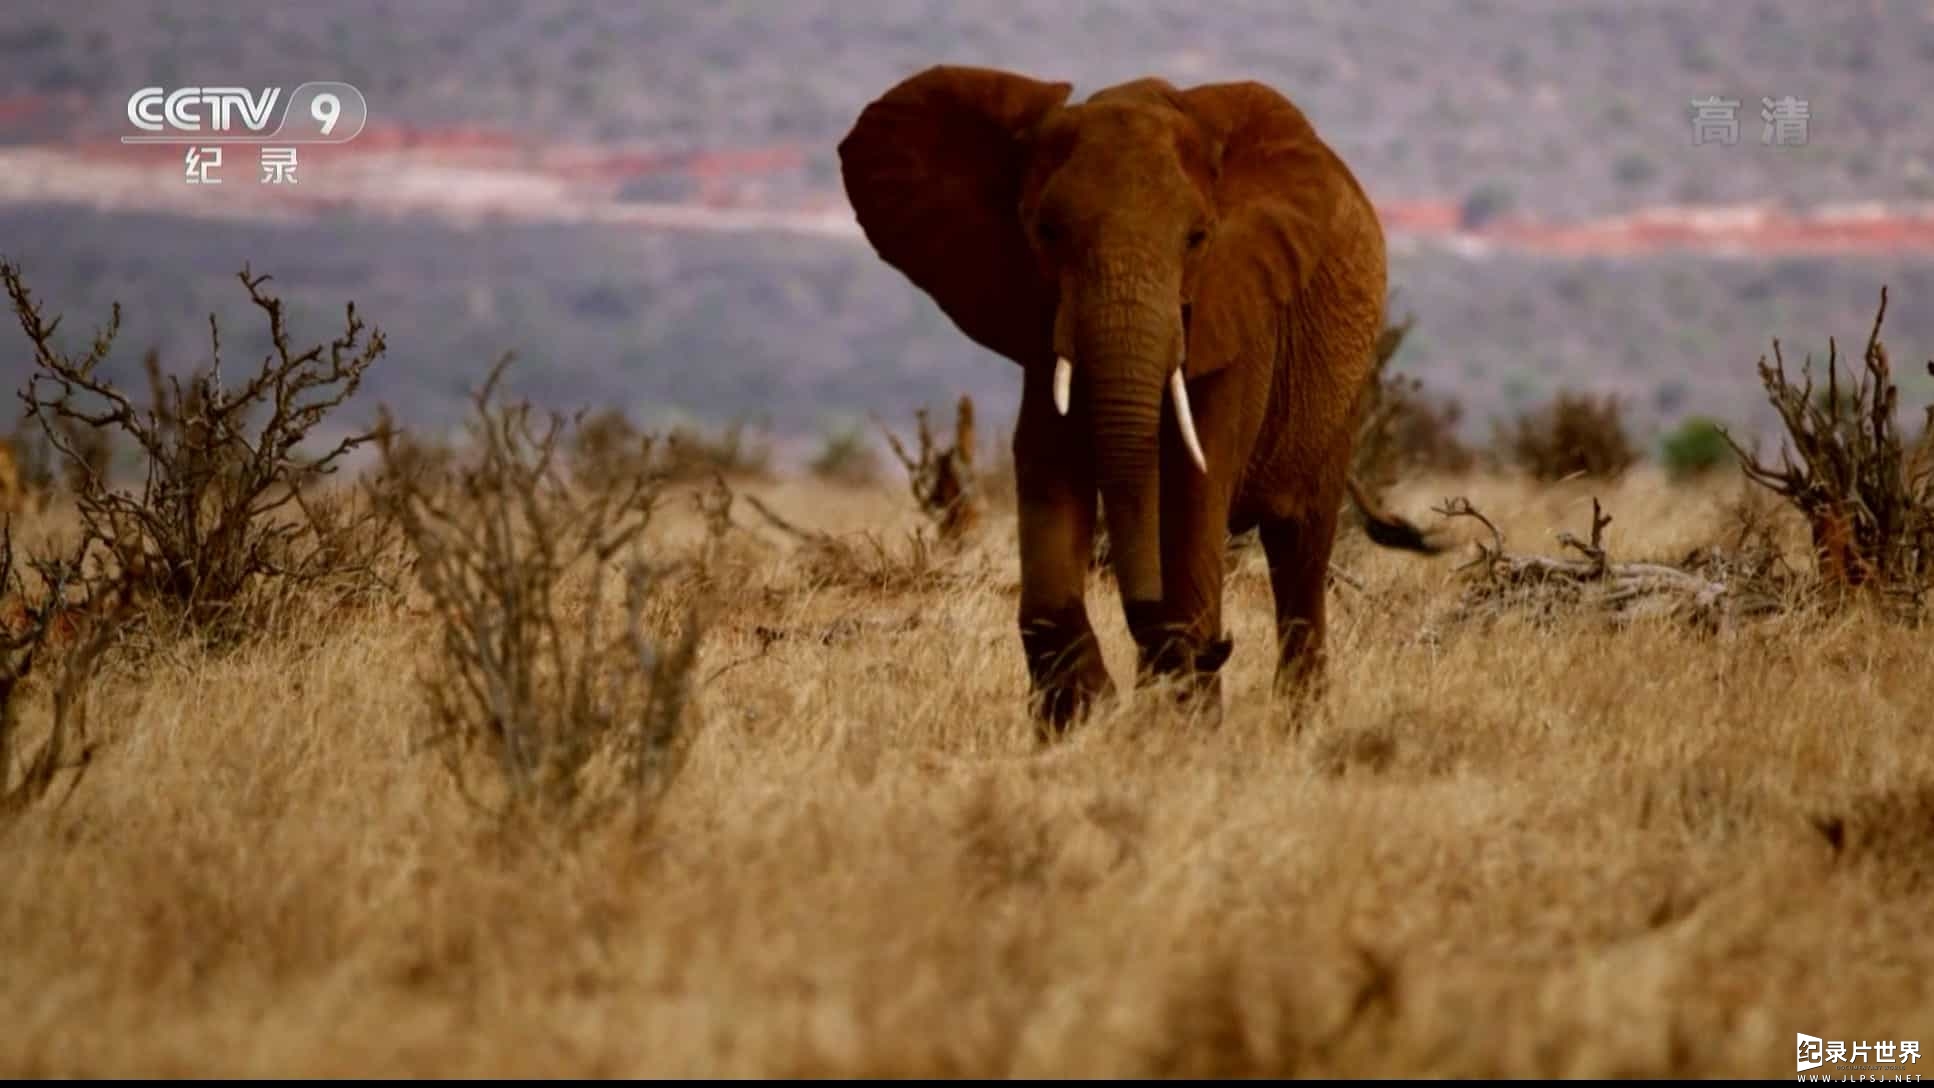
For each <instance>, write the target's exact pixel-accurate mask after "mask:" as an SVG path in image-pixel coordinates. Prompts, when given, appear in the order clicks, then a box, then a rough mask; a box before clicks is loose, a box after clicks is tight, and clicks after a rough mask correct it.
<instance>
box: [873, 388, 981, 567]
mask: <svg viewBox="0 0 1934 1088" xmlns="http://www.w3.org/2000/svg"><path fill="white" fill-rule="evenodd" d="M914 416H915V418H916V420H917V422H918V432H917V437H918V439H919V443H920V455H919V457H917V458H916V457H913V456H911V455H909V454H908V453H907V450H906V447H905V446H903V445H902V444H901V443H900V438H899V436H898V435H896V434H894V433H893V431H892V429H891V428H889V427H887V425H886V424H885V423H883V422H881V421H880V419H879V417H877V416H875V417H874V422H875V423H877V424H878V425H879V427H880V430H881V431H883V432H884V433H885V434H886V441H887V445H888V446H890V447H891V448H892V450H893V455H894V456H895V457H896V458H898V459H899V461H900V464H901V465H902V466H903V467H904V468H905V469H906V471H907V483H908V486H909V488H910V489H911V490H912V492H913V499H914V501H915V502H916V503H918V504H919V505H920V510H921V511H922V512H923V513H925V514H926V515H927V516H928V517H930V518H932V519H933V521H934V523H935V524H936V525H938V526H939V529H940V539H941V540H942V541H943V542H945V543H948V544H957V543H959V542H960V541H962V540H964V539H965V538H966V536H967V535H968V534H969V533H970V532H971V531H972V530H973V528H974V527H975V526H976V525H978V524H979V523H980V515H981V505H982V501H981V498H980V494H979V486H978V480H977V478H976V476H975V472H974V450H975V444H976V438H975V430H974V400H973V398H972V397H967V396H963V397H961V398H960V401H959V403H958V404H957V405H956V406H955V412H954V442H953V445H951V446H947V447H945V448H942V447H940V446H939V445H937V444H936V443H935V442H934V438H933V430H932V428H931V427H930V426H929V425H928V421H927V410H926V409H925V408H921V409H919V410H918V411H916V412H915V413H914Z"/></svg>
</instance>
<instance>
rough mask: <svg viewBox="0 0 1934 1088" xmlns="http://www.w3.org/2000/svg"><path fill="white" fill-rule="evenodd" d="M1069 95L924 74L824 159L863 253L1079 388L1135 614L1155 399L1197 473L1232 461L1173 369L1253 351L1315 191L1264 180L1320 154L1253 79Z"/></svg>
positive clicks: (1155, 533) (1154, 498)
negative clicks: (834, 163) (1203, 428)
mask: <svg viewBox="0 0 1934 1088" xmlns="http://www.w3.org/2000/svg"><path fill="white" fill-rule="evenodd" d="M1071 91H1072V86H1071V84H1069V83H1065V82H1044V81H1041V80H1036V79H1030V78H1027V77H1025V76H1021V75H1017V74H1013V73H1008V72H1002V71H996V70H990V69H984V68H967V67H952V66H940V67H934V68H929V69H927V70H926V71H923V72H920V73H918V74H916V75H914V76H912V77H910V78H908V79H906V80H905V81H903V82H901V83H900V84H898V85H897V86H895V87H893V88H892V89H890V90H889V91H887V93H885V94H884V95H882V96H881V97H880V98H879V99H877V100H875V101H874V102H872V103H871V104H869V105H868V106H867V107H866V108H865V109H864V110H863V111H862V112H861V114H860V116H859V118H858V120H857V121H856V122H855V124H854V126H853V128H852V130H851V131H850V132H849V133H848V135H847V136H846V137H845V139H844V140H843V141H842V142H841V143H840V145H839V155H840V163H841V168H842V172H843V176H844V181H845V186H846V192H847V196H848V199H849V200H850V201H851V203H852V206H853V209H854V211H855V213H856V215H857V217H858V220H859V223H860V225H861V227H862V229H863V230H864V231H865V234H866V237H867V239H868V240H869V241H870V242H871V244H872V245H873V247H874V248H875V250H877V251H878V253H879V255H880V256H881V258H882V259H883V260H885V261H886V262H887V263H888V264H890V265H892V266H893V267H895V268H897V269H899V270H900V272H901V273H903V274H904V275H905V276H906V277H907V278H908V279H910V280H911V281H912V282H913V283H914V284H915V285H917V286H918V287H920V288H921V289H922V290H924V291H925V292H926V293H927V294H928V295H930V296H931V297H932V298H933V299H934V300H935V302H936V303H937V304H938V305H939V307H940V308H941V309H942V311H944V312H945V313H946V314H947V315H948V317H949V318H950V319H951V320H952V321H953V322H954V323H955V324H956V325H957V326H959V328H960V329H961V331H962V332H964V333H965V334H966V335H967V336H968V337H970V338H971V339H973V340H974V341H975V342H977V343H979V344H980V345H982V346H984V347H986V348H987V349H989V350H991V351H993V352H995V353H997V354H1000V355H1003V356H1005V357H1007V358H1009V359H1011V360H1013V361H1014V362H1016V363H1018V364H1020V365H1021V366H1022V367H1026V368H1052V370H1053V378H1052V388H1053V396H1054V401H1055V405H1056V408H1057V409H1058V411H1059V413H1060V414H1061V415H1062V416H1068V415H1069V408H1070V405H1071V403H1074V402H1076V401H1077V399H1078V398H1079V399H1081V400H1080V403H1081V407H1082V408H1083V411H1082V412H1081V413H1079V414H1080V415H1081V416H1082V417H1083V418H1085V419H1086V420H1087V421H1088V423H1089V426H1090V427H1091V434H1090V436H1089V440H1090V441H1092V443H1093V455H1094V466H1095V480H1096V483H1097V485H1098V488H1099V491H1100V494H1101V499H1102V507H1103V510H1104V512H1105V514H1106V517H1107V527H1108V533H1109V541H1110V550H1111V562H1112V564H1113V568H1114V573H1115V576H1116V580H1117V583H1118V585H1119V587H1120V590H1121V594H1122V598H1123V601H1124V603H1125V604H1128V605H1130V607H1133V605H1134V603H1136V602H1147V601H1154V600H1157V599H1159V598H1160V596H1161V590H1162V584H1163V583H1162V568H1161V564H1162V550H1161V537H1160V532H1159V525H1158V521H1159V510H1160V499H1159V494H1160V488H1161V485H1162V481H1161V479H1160V472H1159V465H1160V457H1159V454H1158V451H1159V448H1160V435H1161V428H1162V422H1163V413H1164V412H1168V413H1172V415H1173V416H1174V419H1175V422H1176V424H1177V427H1178V432H1179V436H1180V439H1181V441H1182V442H1183V443H1184V444H1185V445H1186V447H1187V450H1188V453H1189V456H1190V458H1191V460H1192V461H1193V462H1194V465H1195V466H1196V470H1197V471H1198V472H1199V473H1208V472H1210V471H1211V470H1215V471H1218V472H1220V473H1221V474H1222V478H1227V479H1234V478H1235V477H1236V476H1237V475H1238V474H1239V473H1240V471H1241V469H1242V466H1241V465H1223V466H1215V465H1213V464H1212V463H1211V461H1210V458H1209V456H1208V455H1207V454H1206V453H1205V451H1204V448H1203V444H1202V442H1201V441H1200V439H1199V438H1198V434H1197V428H1196V426H1195V420H1194V418H1193V413H1192V411H1191V406H1190V402H1189V396H1188V387H1187V385H1186V384H1185V381H1184V379H1185V378H1186V379H1188V380H1191V381H1192V380H1195V379H1197V378H1200V377H1202V376H1205V375H1208V374H1212V373H1214V372H1215V371H1217V370H1218V369H1220V368H1223V367H1225V366H1227V365H1229V364H1230V363H1231V362H1232V361H1233V360H1234V359H1235V358H1237V357H1238V355H1240V354H1243V353H1245V352H1255V351H1257V350H1258V345H1259V344H1260V345H1261V348H1260V350H1262V351H1264V352H1267V351H1268V350H1270V348H1269V345H1268V338H1269V337H1270V336H1271V335H1273V333H1272V332H1271V331H1270V330H1271V329H1272V328H1273V327H1274V326H1273V325H1270V324H1268V322H1269V321H1270V317H1269V311H1268V309H1267V307H1265V306H1262V305H1258V303H1259V302H1260V301H1262V299H1263V298H1265V297H1266V298H1268V299H1270V300H1273V301H1275V302H1278V303H1286V302H1287V301H1288V300H1289V299H1290V298H1291V297H1292V296H1293V295H1294V293H1295V290H1296V288H1297V286H1299V285H1300V283H1301V282H1302V281H1303V280H1304V279H1305V278H1306V277H1307V276H1308V275H1309V270H1310V268H1311V267H1312V265H1313V259H1312V256H1311V252H1310V250H1311V247H1312V246H1313V245H1314V244H1315V243H1314V242H1313V241H1312V239H1314V238H1315V237H1317V235H1318V234H1319V233H1320V231H1321V229H1322V228H1323V227H1324V226H1325V225H1326V224H1325V222H1324V217H1325V216H1326V215H1328V214H1329V211H1330V208H1331V206H1332V205H1333V202H1334V194H1333V192H1332V191H1331V189H1332V187H1331V186H1329V185H1328V184H1327V183H1323V184H1315V185H1311V186H1309V187H1308V188H1309V191H1308V192H1305V193H1300V194H1299V193H1289V194H1285V193H1284V191H1283V185H1282V178H1283V177H1284V176H1286V175H1285V171H1286V170H1288V171H1294V170H1296V169H1298V168H1299V165H1300V160H1301V159H1304V158H1308V157H1313V156H1316V155H1321V154H1327V151H1326V150H1325V149H1323V148H1322V146H1321V145H1320V144H1317V143H1315V142H1314V141H1313V140H1312V139H1311V138H1310V127H1309V125H1308V123H1307V122H1306V121H1305V119H1304V117H1303V115H1302V114H1301V113H1300V112H1299V111H1298V110H1297V109H1296V108H1295V107H1294V106H1293V105H1291V104H1290V103H1289V102H1288V101H1287V100H1286V99H1284V98H1282V97H1281V96H1280V95H1278V94H1276V93H1275V92H1274V91H1271V90H1269V89H1268V88H1266V87H1263V86H1261V85H1259V84H1255V83H1225V84H1212V85H1207V86H1201V87H1195V88H1191V89H1189V90H1186V91H1184V90H1178V89H1176V88H1175V87H1173V86H1171V85H1170V84H1168V83H1166V82H1163V81H1161V80H1154V79H1147V80H1140V81H1136V82H1133V83H1128V84H1124V85H1121V86H1118V87H1114V88H1110V89H1109V90H1107V91H1104V92H1101V93H1099V94H1096V95H1095V96H1093V97H1091V98H1090V99H1088V100H1087V101H1085V102H1082V103H1079V104H1070V103H1069V101H1068V98H1069V95H1070V93H1071ZM1312 176H1320V172H1314V171H1313V172H1312ZM1069 425H1070V426H1073V425H1074V422H1073V420H1072V419H1070V421H1069Z"/></svg>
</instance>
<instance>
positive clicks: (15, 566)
mask: <svg viewBox="0 0 1934 1088" xmlns="http://www.w3.org/2000/svg"><path fill="white" fill-rule="evenodd" d="M87 544H88V541H87V540H85V539H83V540H82V541H81V543H80V545H79V546H78V547H76V548H75V549H74V554H73V555H72V556H71V557H67V558H63V559H38V560H32V561H30V562H29V563H28V564H26V565H27V566H30V567H32V568H33V572H34V573H35V574H36V576H37V579H38V581H39V582H40V583H41V587H42V588H41V591H40V592H39V593H37V594H36V593H35V592H34V591H33V590H32V588H31V587H30V586H29V585H28V583H27V579H26V578H25V577H24V575H25V573H26V572H25V571H24V570H23V569H22V566H21V564H19V563H18V562H17V560H16V557H15V554H14V546H13V531H12V526H11V524H6V525H0V602H4V606H5V607H4V614H0V830H4V829H5V828H6V827H7V825H8V824H10V823H11V822H12V821H13V820H15V819H16V818H18V817H19V815H20V814H21V813H22V812H24V811H26V809H27V808H28V806H30V805H32V804H34V803H35V802H37V801H39V800H40V799H41V798H43V797H45V796H46V794H47V793H48V791H49V790H51V789H52V788H53V785H54V783H55V782H56V781H57V780H58V779H59V778H60V777H61V776H62V775H64V774H65V775H67V776H68V785H67V794H69V795H71V794H72V793H73V791H74V789H75V788H76V787H77V786H79V785H80V779H81V776H82V775H83V774H85V773H86V771H87V767H88V765H89V763H90V762H91V761H92V759H93V756H94V750H95V746H94V742H93V741H92V740H90V739H89V737H88V735H87V719H86V705H85V701H84V700H85V696H86V694H87V684H88V682H89V681H90V680H91V679H93V677H94V675H95V670H96V668H97V666H98V663H99V661H100V658H101V655H102V653H103V651H105V650H106V649H107V647H108V645H109V643H110V642H111V641H112V639H113V637H114V635H115V632H116V630H117V628H118V627H119V623H120V618H121V615H122V613H124V611H125V610H126V608H127V607H128V598H127V595H126V589H127V586H126V583H121V584H120V585H118V586H116V587H114V591H111V592H97V593H96V594H95V595H94V596H93V597H92V598H88V599H83V600H82V601H80V602H78V603H77V602H75V601H74V600H73V599H72V597H71V595H70V593H69V589H70V587H71V586H73V585H74V584H75V583H76V582H78V581H79V573H80V570H81V562H82V558H83V556H84V555H85V553H86V550H87ZM55 654H59V655H60V656H59V672H58V674H57V678H56V679H55V681H54V684H53V707H52V709H51V711H50V713H49V718H50V721H49V724H48V726H47V729H46V732H45V734H44V735H43V736H42V737H41V738H40V743H39V744H38V745H36V746H34V747H33V748H32V750H31V751H30V752H27V753H26V754H25V755H24V757H23V755H22V752H21V749H22V744H21V714H20V705H19V702H18V696H19V695H20V694H21V693H22V691H23V690H24V686H25V684H26V681H27V680H28V677H29V676H30V675H31V674H32V673H33V671H34V668H35V666H36V665H37V664H39V663H40V662H41V661H42V660H44V659H45V658H47V657H50V656H52V655H55Z"/></svg>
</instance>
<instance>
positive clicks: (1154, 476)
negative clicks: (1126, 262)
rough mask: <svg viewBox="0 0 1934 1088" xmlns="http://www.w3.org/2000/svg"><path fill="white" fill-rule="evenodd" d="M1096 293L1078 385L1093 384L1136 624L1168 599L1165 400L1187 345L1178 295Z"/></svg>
mask: <svg viewBox="0 0 1934 1088" xmlns="http://www.w3.org/2000/svg"><path fill="white" fill-rule="evenodd" d="M1115 286H1118V285H1114V284H1104V285H1102V289H1101V290H1099V291H1093V290H1091V291H1090V292H1088V294H1089V296H1090V299H1092V301H1087V300H1084V301H1087V304H1086V305H1084V306H1082V307H1080V308H1079V309H1078V310H1077V314H1076V318H1075V321H1074V335H1073V337H1072V339H1073V341H1074V343H1073V347H1074V349H1075V352H1076V359H1075V363H1074V371H1075V380H1076V381H1079V382H1082V383H1084V384H1086V385H1087V386H1088V388H1087V397H1088V403H1089V405H1090V411H1091V417H1090V418H1091V420H1092V422H1093V427H1094V431H1093V441H1094V444H1095V482H1096V484H1097V486H1098V488H1099V490H1100V492H1101V501H1102V509H1103V513H1104V514H1105V516H1106V518H1107V525H1108V550H1109V555H1110V561H1111V565H1112V567H1113V568H1114V574H1115V581H1116V584H1117V585H1118V586H1119V588H1120V591H1121V599H1122V605H1123V607H1124V609H1125V611H1126V613H1127V616H1128V620H1129V623H1130V626H1131V627H1133V626H1138V625H1139V623H1140V622H1142V621H1143V618H1144V617H1145V616H1148V615H1150V614H1152V613H1153V611H1154V610H1155V609H1157V607H1158V606H1159V604H1160V602H1161V599H1162V533H1161V486H1162V479H1161V431H1162V410H1163V394H1164V392H1165V391H1166V390H1167V388H1168V384H1169V375H1170V374H1171V373H1172V372H1173V371H1174V369H1175V365H1176V360H1177V359H1178V358H1179V353H1180V345H1181V335H1182V329H1181V315H1180V311H1179V309H1178V307H1177V306H1176V305H1175V304H1174V302H1173V301H1172V300H1173V299H1174V297H1175V295H1174V292H1173V290H1172V289H1171V290H1162V289H1160V288H1161V287H1163V286H1165V285H1153V286H1154V287H1155V288H1156V289H1154V290H1140V291H1132V292H1131V291H1119V290H1110V289H1109V288H1110V287H1115Z"/></svg>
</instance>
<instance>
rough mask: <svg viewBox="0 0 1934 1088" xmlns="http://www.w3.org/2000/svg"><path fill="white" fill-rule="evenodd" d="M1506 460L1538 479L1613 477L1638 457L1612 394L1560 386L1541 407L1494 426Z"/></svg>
mask: <svg viewBox="0 0 1934 1088" xmlns="http://www.w3.org/2000/svg"><path fill="white" fill-rule="evenodd" d="M1495 447H1496V451H1497V455H1498V457H1499V459H1500V460H1502V461H1503V462H1504V463H1505V464H1509V465H1513V466H1515V467H1516V468H1518V469H1520V470H1522V471H1524V472H1526V473H1528V474H1530V475H1531V477H1532V478H1533V479H1537V480H1546V481H1551V480H1563V479H1569V478H1572V477H1585V478H1590V479H1598V480H1613V479H1617V478H1618V477H1619V476H1620V475H1622V474H1624V472H1625V470H1626V469H1628V468H1631V467H1632V465H1633V464H1634V463H1636V462H1637V461H1638V459H1639V454H1638V450H1637V448H1636V447H1635V446H1634V445H1633V443H1632V438H1631V435H1630V434H1629V433H1628V432H1627V430H1626V427H1625V420H1624V414H1623V409H1622V407H1621V405H1620V404H1619V402H1618V400H1617V398H1615V397H1593V396H1590V395H1587V394H1583V393H1576V392H1571V391H1569V390H1566V391H1561V392H1559V393H1558V395H1557V396H1555V397H1553V398H1552V399H1551V400H1550V401H1549V402H1547V403H1546V404H1545V405H1543V406H1542V407H1540V408H1538V409H1535V410H1533V411H1530V412H1525V413H1523V414H1520V415H1519V416H1518V417H1517V418H1516V419H1514V420H1512V421H1511V423H1510V424H1509V425H1508V426H1501V427H1499V428H1498V429H1497V432H1496V439H1495Z"/></svg>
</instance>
